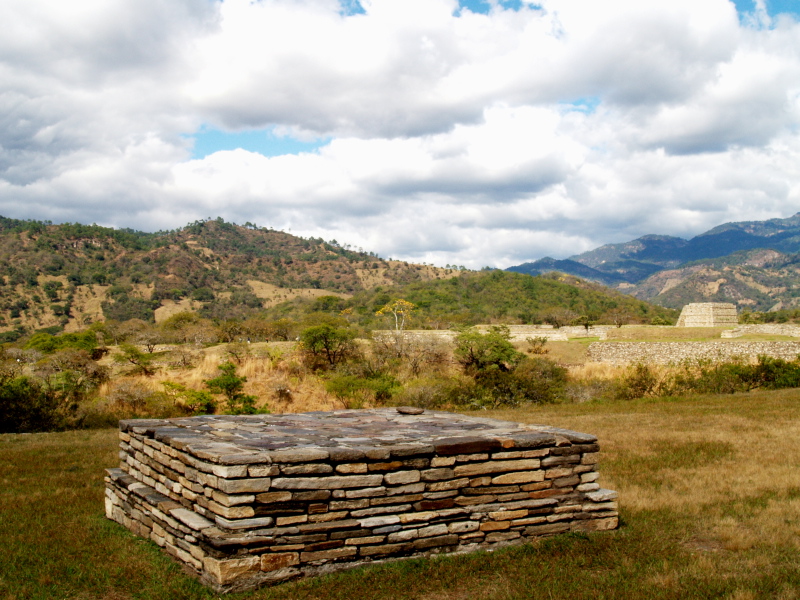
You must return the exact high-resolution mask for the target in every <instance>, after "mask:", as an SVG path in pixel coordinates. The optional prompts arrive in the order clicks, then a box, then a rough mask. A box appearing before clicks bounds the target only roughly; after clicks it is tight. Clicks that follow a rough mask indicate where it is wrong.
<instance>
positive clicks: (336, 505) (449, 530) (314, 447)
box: [106, 408, 618, 592]
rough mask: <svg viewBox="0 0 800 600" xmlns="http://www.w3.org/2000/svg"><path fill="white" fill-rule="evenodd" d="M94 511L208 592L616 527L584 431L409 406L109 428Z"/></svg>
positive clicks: (613, 506)
mask: <svg viewBox="0 0 800 600" xmlns="http://www.w3.org/2000/svg"><path fill="white" fill-rule="evenodd" d="M119 435H120V459H121V464H120V468H117V469H109V470H108V472H107V473H108V474H107V477H106V514H107V515H108V517H109V518H110V519H113V520H114V521H117V522H118V523H121V524H122V525H124V526H125V527H127V528H128V529H130V530H131V531H133V532H134V533H136V534H137V535H140V536H142V537H146V538H149V539H151V540H152V541H154V542H155V543H156V544H158V545H159V546H161V547H162V548H163V549H164V550H165V551H166V552H167V553H169V554H170V555H171V556H173V557H174V558H175V559H177V560H178V561H180V562H181V563H183V564H184V565H186V566H187V567H188V568H189V569H191V570H192V571H193V572H195V573H196V574H197V575H198V576H199V577H200V579H201V580H202V581H203V582H204V583H206V584H207V585H209V586H211V587H212V588H213V589H214V590H215V591H217V592H226V591H234V590H242V589H248V588H252V587H255V586H258V585H262V584H267V583H277V582H281V581H285V580H288V579H292V578H295V577H300V576H310V575H319V574H323V573H327V572H330V571H334V570H338V569H343V568H351V567H353V566H356V565H363V564H368V563H373V562H380V561H384V560H393V559H400V558H403V557H410V556H428V555H431V554H437V553H444V552H468V551H472V550H478V549H492V548H495V547H499V546H503V545H508V544H518V543H522V542H524V541H527V540H532V539H536V538H540V537H542V536H547V535H553V534H557V533H561V532H568V531H599V530H609V529H614V528H616V527H617V524H618V514H617V502H616V498H617V495H616V492H613V491H611V490H607V489H602V488H601V487H600V485H599V483H598V479H599V473H598V471H597V463H598V451H599V446H598V443H597V439H596V438H595V436H593V435H589V434H585V433H577V432H574V431H568V430H564V429H558V428H554V427H547V426H536V425H523V424H519V423H513V422H507V421H497V420H492V419H484V418H478V417H472V416H464V415H456V414H451V413H446V412H439V411H422V410H421V409H416V408H398V409H388V408H387V409H373V410H340V411H332V412H316V413H303V414H285V415H252V416H251V415H248V416H224V415H211V416H201V417H187V418H178V419H169V420H127V421H121V422H120V434H119Z"/></svg>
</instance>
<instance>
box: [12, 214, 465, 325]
mask: <svg viewBox="0 0 800 600" xmlns="http://www.w3.org/2000/svg"><path fill="white" fill-rule="evenodd" d="M459 272H460V271H459V270H458V269H439V268H435V267H432V266H427V265H413V264H407V263H404V262H400V261H387V260H384V259H382V258H380V257H378V256H376V255H375V254H373V253H370V252H364V251H361V250H354V249H351V248H350V247H349V246H347V245H340V244H339V243H338V242H336V241H335V240H333V241H330V242H326V241H324V240H322V239H314V238H310V239H304V238H300V237H297V236H294V235H291V234H289V233H285V232H282V231H276V230H273V229H268V228H264V227H256V226H255V225H252V224H249V223H248V224H246V225H244V226H240V225H235V224H232V223H226V222H225V221H223V220H222V219H215V220H208V221H197V222H195V223H191V224H189V225H187V226H186V227H183V228H181V229H177V230H174V231H166V232H158V233H144V232H138V231H133V230H128V229H121V230H117V229H111V228H107V227H100V226H98V225H81V224H64V225H53V224H49V223H42V222H38V221H18V220H14V219H8V218H2V217H0V334H2V335H3V337H4V339H5V340H11V339H15V337H19V336H20V335H22V334H23V333H25V332H30V331H35V330H39V329H45V328H47V329H52V330H53V331H57V330H60V329H62V328H64V329H66V330H68V331H71V330H76V329H79V328H81V327H84V326H86V325H88V324H90V323H92V322H95V321H103V320H106V319H116V320H120V321H122V320H127V319H131V318H138V319H142V320H145V321H153V320H163V319H164V318H166V317H168V316H169V315H171V314H174V313H175V312H180V311H183V310H193V311H196V312H199V313H201V314H202V315H204V316H207V317H212V318H222V317H224V318H233V317H244V316H246V315H247V314H250V313H252V312H254V311H260V310H263V309H264V308H265V307H269V306H272V305H275V304H278V303H280V302H284V301H287V300H291V299H292V298H296V297H305V298H314V297H319V296H323V295H337V296H340V297H349V296H350V295H351V294H353V293H355V292H357V291H360V290H364V289H368V288H372V287H374V286H376V285H395V284H402V283H410V282H414V281H426V280H432V279H433V280H435V279H445V278H448V277H454V276H456V275H458V274H459Z"/></svg>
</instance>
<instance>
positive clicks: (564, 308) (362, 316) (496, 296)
mask: <svg viewBox="0 0 800 600" xmlns="http://www.w3.org/2000/svg"><path fill="white" fill-rule="evenodd" d="M396 298H403V299H405V300H408V301H410V302H412V303H413V304H414V305H415V306H416V307H417V310H416V311H415V313H414V315H413V320H412V324H411V326H412V327H422V328H433V329H443V328H449V327H452V326H457V325H474V324H477V323H551V324H554V325H567V324H570V323H572V322H576V321H581V320H583V321H586V320H588V321H591V322H598V323H600V322H602V323H609V324H613V323H623V322H624V323H651V322H656V323H664V324H666V323H672V322H674V321H675V319H677V316H678V313H677V311H674V310H670V309H666V308H662V307H659V306H655V305H653V304H649V303H647V302H642V301H640V300H637V299H636V298H632V297H631V296H627V295H625V294H621V293H619V292H614V291H613V290H609V289H608V288H605V287H603V286H601V285H598V284H595V283H590V282H587V281H584V280H582V279H578V278H577V277H572V276H569V275H561V274H550V275H544V276H540V277H531V276H530V275H523V274H519V273H510V272H508V271H500V270H484V271H479V272H465V273H461V274H460V275H459V276H457V277H453V278H450V279H447V280H438V281H427V282H414V283H408V284H404V285H398V286H394V287H387V286H378V287H376V288H375V289H372V290H365V291H362V292H358V293H356V294H354V295H353V297H352V298H349V299H341V300H339V299H336V298H329V299H326V298H320V299H317V300H315V301H309V300H300V299H298V300H295V301H293V302H291V303H286V304H282V305H280V306H276V307H275V308H274V309H272V310H270V311H269V314H270V315H272V316H273V317H275V318H279V317H293V318H295V319H297V318H300V317H302V315H304V314H307V313H309V312H315V311H325V310H328V311H330V312H340V311H346V314H348V316H349V318H351V319H354V320H357V321H358V322H359V323H360V324H362V325H364V326H368V327H382V326H386V323H385V322H384V323H383V324H382V319H383V321H385V319H384V318H382V317H380V316H379V315H376V314H375V313H376V312H377V311H378V310H379V309H380V308H381V307H383V306H384V305H386V304H387V303H388V302H390V301H392V300H394V299H396Z"/></svg>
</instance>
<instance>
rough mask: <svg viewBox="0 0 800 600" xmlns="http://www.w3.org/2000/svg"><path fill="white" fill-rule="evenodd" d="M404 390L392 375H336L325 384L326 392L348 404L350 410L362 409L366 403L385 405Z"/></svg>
mask: <svg viewBox="0 0 800 600" xmlns="http://www.w3.org/2000/svg"><path fill="white" fill-rule="evenodd" d="M401 389H402V386H401V385H400V383H399V382H398V381H397V380H396V379H395V378H394V377H392V376H391V375H387V374H380V375H377V376H374V377H360V376H358V375H346V374H342V375H334V376H333V377H331V378H330V379H329V380H328V381H327V382H326V383H325V390H326V391H327V392H328V393H330V394H333V395H334V396H336V397H337V398H339V399H341V400H344V401H347V400H350V401H351V402H346V404H347V406H348V408H362V407H363V406H364V404H365V403H366V402H370V401H371V402H373V403H375V404H383V403H385V402H387V401H389V400H391V399H392V397H393V396H394V394H396V393H397V392H398V391H400V390H401Z"/></svg>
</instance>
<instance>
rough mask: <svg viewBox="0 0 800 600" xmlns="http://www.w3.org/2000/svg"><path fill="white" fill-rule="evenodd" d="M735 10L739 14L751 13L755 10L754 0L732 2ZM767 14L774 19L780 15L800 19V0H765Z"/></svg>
mask: <svg viewBox="0 0 800 600" xmlns="http://www.w3.org/2000/svg"><path fill="white" fill-rule="evenodd" d="M733 3H734V4H735V5H736V10H738V11H739V14H740V15H741V14H743V13H751V12H753V11H754V10H755V8H756V3H755V2H754V0H734V1H733ZM767 12H768V13H769V16H771V17H775V16H777V15H779V14H781V13H789V14H792V15H794V16H796V17H800V0H767Z"/></svg>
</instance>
